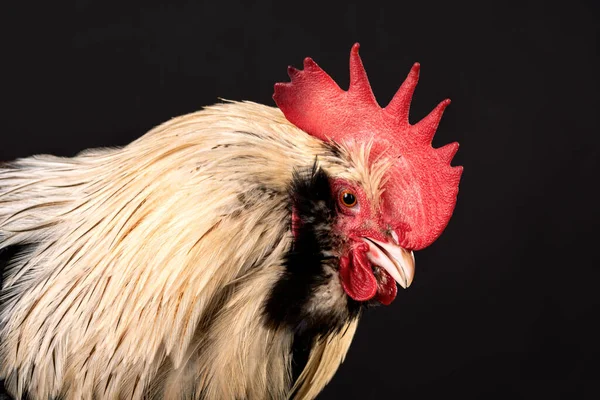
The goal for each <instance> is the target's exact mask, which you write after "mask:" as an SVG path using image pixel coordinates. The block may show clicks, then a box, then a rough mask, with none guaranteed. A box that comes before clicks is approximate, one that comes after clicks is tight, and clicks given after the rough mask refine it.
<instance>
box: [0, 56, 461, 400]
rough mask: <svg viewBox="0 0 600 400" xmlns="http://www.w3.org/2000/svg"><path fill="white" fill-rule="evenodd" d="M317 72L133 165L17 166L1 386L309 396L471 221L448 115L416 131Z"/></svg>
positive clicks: (206, 114)
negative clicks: (426, 256) (372, 309)
mask: <svg viewBox="0 0 600 400" xmlns="http://www.w3.org/2000/svg"><path fill="white" fill-rule="evenodd" d="M358 48H359V46H358V44H356V45H354V47H353V48H352V50H351V53H350V87H349V89H348V90H347V91H344V90H342V89H340V88H339V86H338V85H337V84H336V83H335V82H334V81H333V80H332V78H331V77H329V75H327V74H326V73H325V72H324V71H323V70H322V69H321V68H320V67H319V66H317V64H316V63H315V62H314V61H313V60H312V59H310V58H307V59H305V61H304V69H303V70H297V69H295V68H293V67H289V68H288V73H289V75H290V78H291V82H287V83H278V84H276V85H275V93H274V96H273V97H274V99H275V102H276V103H277V105H278V108H273V107H268V106H264V105H259V104H256V103H252V102H223V103H221V104H217V105H213V106H211V107H207V108H205V109H203V110H201V111H199V112H196V113H193V114H189V115H185V116H181V117H178V118H174V119H172V120H170V121H168V122H166V123H164V124H162V125H160V126H158V127H156V128H154V129H152V130H151V131H149V132H148V133H147V134H145V135H144V136H142V137H141V138H139V139H137V140H135V141H134V142H132V143H130V144H129V145H127V146H125V147H122V148H110V149H94V150H88V151H84V152H82V153H80V154H79V155H77V156H76V157H73V158H59V157H53V156H48V155H43V156H34V157H29V158H24V159H20V160H17V161H14V162H11V163H8V164H5V165H4V166H2V168H1V169H0V251H3V258H4V259H5V264H6V265H5V272H4V282H3V287H2V291H1V308H0V379H4V381H5V386H6V388H7V390H8V392H9V393H11V394H12V395H13V396H14V397H15V398H17V399H20V398H25V397H27V398H30V399H34V400H36V399H52V398H64V399H160V398H164V399H285V398H296V399H311V398H314V397H316V395H317V394H318V393H319V392H320V391H321V390H322V388H323V387H324V386H325V385H326V384H327V382H328V381H329V380H330V379H331V378H332V376H333V375H334V373H335V371H336V369H337V368H338V366H339V364H340V363H341V362H342V361H343V360H344V357H345V355H346V352H347V351H348V348H349V346H350V343H351V341H352V337H353V335H354V333H355V330H356V326H357V323H358V320H359V318H360V315H361V313H362V312H363V310H364V309H365V308H366V307H368V306H369V305H375V304H384V305H388V304H390V303H391V302H392V301H393V300H394V298H395V296H396V293H397V284H399V285H400V286H402V287H403V288H406V287H408V286H409V285H410V284H411V281H412V280H413V276H414V257H413V251H415V250H419V249H423V248H424V247H426V246H428V245H429V244H431V243H432V242H433V241H434V240H435V239H436V238H437V237H438V236H439V235H440V234H441V233H442V231H443V230H444V228H445V227H446V225H447V223H448V221H449V219H450V217H451V214H452V212H453V209H454V206H455V203H456V197H457V193H458V184H459V180H460V176H461V172H462V167H453V166H451V165H450V162H451V160H452V158H453V156H454V154H455V153H456V151H457V148H458V144H457V143H452V144H449V145H446V146H444V147H441V148H439V149H434V148H432V146H431V140H432V137H433V135H434V133H435V131H436V129H437V126H438V123H439V121H440V119H441V116H442V113H443V111H444V109H445V108H446V106H447V105H448V104H449V100H445V101H443V102H442V103H440V104H439V105H438V106H437V107H436V108H435V109H434V110H433V111H432V112H431V113H430V114H429V115H427V116H426V117H425V118H424V119H422V120H421V121H420V122H418V123H417V124H415V125H410V124H409V122H408V113H409V105H410V101H411V98H412V95H413V92H414V90H415V86H416V84H417V80H418V75H419V64H415V65H414V66H413V67H412V69H411V71H410V73H409V75H408V77H407V78H406V80H405V81H404V83H403V84H402V86H401V87H400V89H399V90H398V92H397V93H396V95H395V96H394V98H393V99H392V100H391V102H390V103H389V104H388V105H387V106H386V107H385V108H381V107H379V106H378V104H377V102H376V100H375V97H374V96H373V93H372V91H371V87H370V84H369V82H368V79H367V75H366V72H365V70H364V68H363V64H362V61H361V59H360V56H359V54H358Z"/></svg>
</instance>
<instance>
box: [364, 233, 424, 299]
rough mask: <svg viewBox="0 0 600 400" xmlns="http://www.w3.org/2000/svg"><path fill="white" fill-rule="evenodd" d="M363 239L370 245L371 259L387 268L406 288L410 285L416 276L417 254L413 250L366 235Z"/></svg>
mask: <svg viewBox="0 0 600 400" xmlns="http://www.w3.org/2000/svg"><path fill="white" fill-rule="evenodd" d="M363 241H364V242H365V243H367V244H368V245H369V251H368V252H367V257H368V259H369V261H371V262H372V263H373V264H375V265H377V266H379V267H381V268H383V269H385V270H386V271H387V272H388V273H389V274H390V275H391V276H392V278H394V279H395V280H396V282H398V284H399V285H400V286H402V287H403V288H404V289H406V288H407V287H409V286H410V284H411V283H412V281H413V278H414V276H415V256H414V254H413V252H412V251H410V250H406V249H404V248H402V247H400V246H398V245H396V244H392V243H384V242H380V241H378V240H375V239H372V238H368V237H364V238H363Z"/></svg>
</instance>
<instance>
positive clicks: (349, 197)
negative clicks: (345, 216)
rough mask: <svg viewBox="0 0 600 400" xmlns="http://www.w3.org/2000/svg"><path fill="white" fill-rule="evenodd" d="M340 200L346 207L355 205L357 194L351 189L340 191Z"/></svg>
mask: <svg viewBox="0 0 600 400" xmlns="http://www.w3.org/2000/svg"><path fill="white" fill-rule="evenodd" d="M340 201H341V202H342V204H343V205H345V206H346V207H354V206H355V205H356V196H355V195H354V193H352V192H351V191H349V190H342V191H341V192H340Z"/></svg>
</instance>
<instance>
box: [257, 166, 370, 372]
mask: <svg viewBox="0 0 600 400" xmlns="http://www.w3.org/2000/svg"><path fill="white" fill-rule="evenodd" d="M329 182H330V180H329V176H328V175H327V173H326V172H325V171H324V170H322V169H321V168H319V167H318V166H317V165H316V163H315V165H313V166H312V167H309V168H306V169H305V170H302V171H296V172H295V173H294V176H293V179H292V182H291V184H290V188H289V196H290V200H291V204H292V206H293V210H294V212H295V213H296V216H297V217H298V218H299V220H300V223H299V224H298V226H297V227H296V234H295V240H294V244H293V246H292V248H291V249H290V250H289V252H288V254H287V255H286V259H285V272H284V274H283V276H282V277H281V279H280V280H279V281H278V282H277V284H276V285H275V286H274V287H273V289H272V291H271V293H270V295H269V298H268V300H267V302H266V304H265V308H264V316H265V320H266V323H267V325H268V326H271V327H273V328H280V327H282V326H283V327H286V328H288V329H290V330H291V331H292V332H293V333H294V349H293V352H294V354H293V356H294V357H293V370H294V371H293V372H294V374H293V375H294V379H296V378H297V377H298V375H299V373H300V372H301V371H302V369H303V368H304V365H305V364H306V361H307V360H308V354H309V352H310V348H311V347H312V344H313V342H314V339H315V338H316V337H319V336H325V335H328V334H331V333H335V332H338V331H339V330H341V329H342V328H343V327H344V326H345V325H346V323H347V322H349V321H350V320H351V319H353V318H356V317H357V316H358V314H359V313H360V310H361V307H362V305H361V303H359V302H356V301H354V300H352V299H351V298H350V297H348V296H347V295H345V293H342V294H341V295H340V294H339V293H340V291H341V287H340V286H337V285H340V283H339V279H340V278H339V273H338V269H339V259H338V258H337V257H334V256H332V255H331V254H332V250H333V249H334V247H335V246H336V244H337V242H338V240H339V239H338V238H337V236H336V234H335V232H334V231H333V229H332V228H333V223H334V221H335V217H336V205H335V198H334V197H333V196H332V193H331V186H330V183H329ZM332 288H333V289H332ZM335 290H337V294H336V293H332V291H335ZM317 294H319V297H317V296H316V295H317ZM329 295H331V296H337V297H339V299H337V298H335V297H331V298H334V299H335V301H334V302H328V303H327V306H324V307H319V305H321V304H322V302H326V301H328V300H330V298H328V296H329ZM330 303H333V304H330Z"/></svg>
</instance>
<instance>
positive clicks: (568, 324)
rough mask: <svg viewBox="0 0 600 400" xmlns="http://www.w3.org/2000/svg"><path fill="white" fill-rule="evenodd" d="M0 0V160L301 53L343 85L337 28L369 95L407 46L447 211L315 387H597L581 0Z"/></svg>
mask: <svg viewBox="0 0 600 400" xmlns="http://www.w3.org/2000/svg"><path fill="white" fill-rule="evenodd" d="M2 8H3V10H2V12H1V13H0V15H1V16H0V19H1V22H2V23H1V26H2V28H0V29H2V32H1V33H2V35H1V41H2V43H1V45H2V47H1V53H0V54H1V56H0V57H1V58H0V65H1V66H0V68H1V70H0V72H1V75H0V76H1V91H0V93H1V96H2V111H1V113H0V118H1V120H0V122H1V129H0V160H11V159H14V158H17V157H24V156H29V155H33V154H36V153H53V154H57V155H64V156H72V155H74V154H76V153H77V152H78V151H80V150H83V149H85V148H88V147H97V146H114V145H124V144H127V143H128V142H130V141H131V140H133V139H135V138H137V137H139V136H141V135H142V134H143V133H144V132H146V131H147V130H149V129H150V128H152V127H153V126H155V125H157V124H159V123H161V122H163V121H165V120H167V119H169V118H171V117H175V116H178V115H181V114H184V113H188V112H192V111H195V110H198V109H200V108H201V107H203V106H205V105H210V104H212V103H215V102H217V101H218V98H219V97H221V98H226V99H232V100H242V99H245V100H252V101H255V102H259V103H263V104H268V105H274V103H273V101H272V99H271V95H272V89H273V84H274V83H275V82H278V81H287V80H288V78H287V75H286V67H287V65H288V64H292V65H295V66H296V67H301V65H302V60H303V58H304V57H305V56H311V57H313V58H314V59H315V60H316V61H317V62H318V63H319V64H320V65H321V66H322V67H323V68H324V69H325V70H326V71H327V72H329V73H330V74H331V75H332V76H333V77H334V78H335V79H336V80H337V81H338V82H339V83H340V85H341V86H342V87H347V84H348V56H349V51H350V47H351V45H352V44H353V43H354V42H356V41H358V42H360V44H361V55H362V57H363V61H364V64H365V67H366V69H367V72H368V73H369V76H370V79H371V83H372V86H373V89H374V92H375V94H376V96H377V97H378V99H379V102H380V103H381V104H383V105H385V104H387V102H388V101H389V100H390V99H391V97H392V95H393V94H394V92H395V91H396V89H397V88H398V86H399V85H400V83H401V82H402V80H403V79H404V77H405V75H406V74H407V73H408V71H409V69H410V67H411V65H412V63H413V62H415V61H419V62H420V63H421V66H422V69H421V81H420V83H419V87H418V88H417V92H416V94H415V98H414V102H413V108H412V112H411V115H412V116H411V122H413V123H414V122H416V121H417V120H418V119H420V118H422V117H423V116H425V115H426V114H427V112H428V111H429V110H430V109H432V108H433V107H434V106H435V105H436V104H437V103H438V102H439V101H440V100H442V99H444V98H445V97H450V98H451V99H452V105H451V106H450V107H449V108H448V109H447V111H446V114H445V116H444V119H443V121H442V124H441V125H440V128H439V131H438V134H437V136H436V138H435V139H434V145H435V146H436V147H438V146H441V145H443V144H445V143H448V142H450V141H454V140H457V141H459V142H460V144H461V149H460V150H459V152H458V154H457V156H456V158H455V162H454V164H455V165H464V167H465V172H464V175H463V179H462V183H461V188H460V193H459V199H458V204H457V207H456V211H455V214H454V217H453V218H452V220H451V222H450V224H449V226H448V228H447V229H446V231H445V233H444V234H443V235H442V237H441V238H440V239H439V240H438V241H437V242H436V243H434V244H433V245H432V246H431V247H429V248H428V249H426V250H423V251H420V252H418V253H417V254H416V259H417V273H416V277H415V281H414V283H413V285H412V286H411V288H410V289H408V290H405V291H401V292H400V293H399V295H398V298H397V299H396V301H395V302H394V303H393V304H392V305H391V306H389V307H380V308H377V309H375V310H372V311H371V312H369V313H368V314H367V315H365V317H364V318H363V320H362V322H361V324H360V326H359V329H358V332H357V335H356V337H355V340H354V343H353V345H352V347H351V349H350V352H349V354H348V357H347V360H346V362H345V363H344V364H343V365H342V367H341V368H340V370H339V371H338V373H337V375H336V376H335V378H334V379H333V381H332V382H331V384H330V385H329V386H328V387H327V388H326V389H325V390H324V392H323V393H322V394H321V396H320V397H319V399H338V398H348V399H379V398H392V399H396V398H402V399H405V400H411V399H429V398H440V397H442V396H443V397H448V398H452V397H454V396H460V397H461V398H463V399H464V398H481V399H490V398H503V399H518V398H527V399H530V398H536V399H537V398H540V399H547V398H565V399H578V398H600V396H599V392H600V390H599V389H598V386H597V382H594V381H595V380H597V378H598V376H599V375H598V374H599V372H600V368H599V366H598V362H599V357H598V353H599V348H600V346H599V344H598V342H599V340H600V335H599V331H598V329H596V328H595V326H596V324H597V322H598V321H597V320H598V319H599V317H600V313H599V307H598V306H599V303H600V295H598V289H597V287H598V284H599V282H600V271H599V268H600V265H599V263H598V261H599V257H598V243H597V240H596V239H597V238H598V235H597V229H598V225H599V222H600V220H599V218H598V217H599V212H598V209H599V208H600V201H599V200H600V198H599V196H598V195H597V194H596V192H597V187H596V186H598V182H599V179H598V172H600V171H599V170H598V155H599V154H598V147H597V145H598V136H599V135H600V132H599V130H598V124H597V121H598V118H597V113H598V71H599V65H598V51H599V50H598V5H596V4H595V2H594V1H591V0H590V1H571V2H560V3H559V2H554V3H553V2H545V1H522V2H518V3H517V2H515V3H514V4H510V3H507V2H470V3H457V2H451V1H445V2H427V1H406V2H389V3H387V4H384V3H379V2H376V1H370V2H364V3H345V4H343V5H341V4H340V5H329V4H328V3H327V2H325V1H321V2H317V3H313V4H310V3H307V2H305V1H283V2H281V1H261V2H255V3H252V2H245V3H242V2H232V1H212V2H206V3H201V2H191V1H190V2H184V1H170V2H156V1H144V2H139V3H137V4H136V3H135V2H127V3H126V2H117V1H106V0H104V1H91V0H89V1H79V2H73V1H71V2H67V1H62V2H45V1H44V2H42V1H38V2H21V3H18V4H16V3H13V4H10V3H5V4H4V5H3V6H2ZM595 396H598V397H595Z"/></svg>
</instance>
